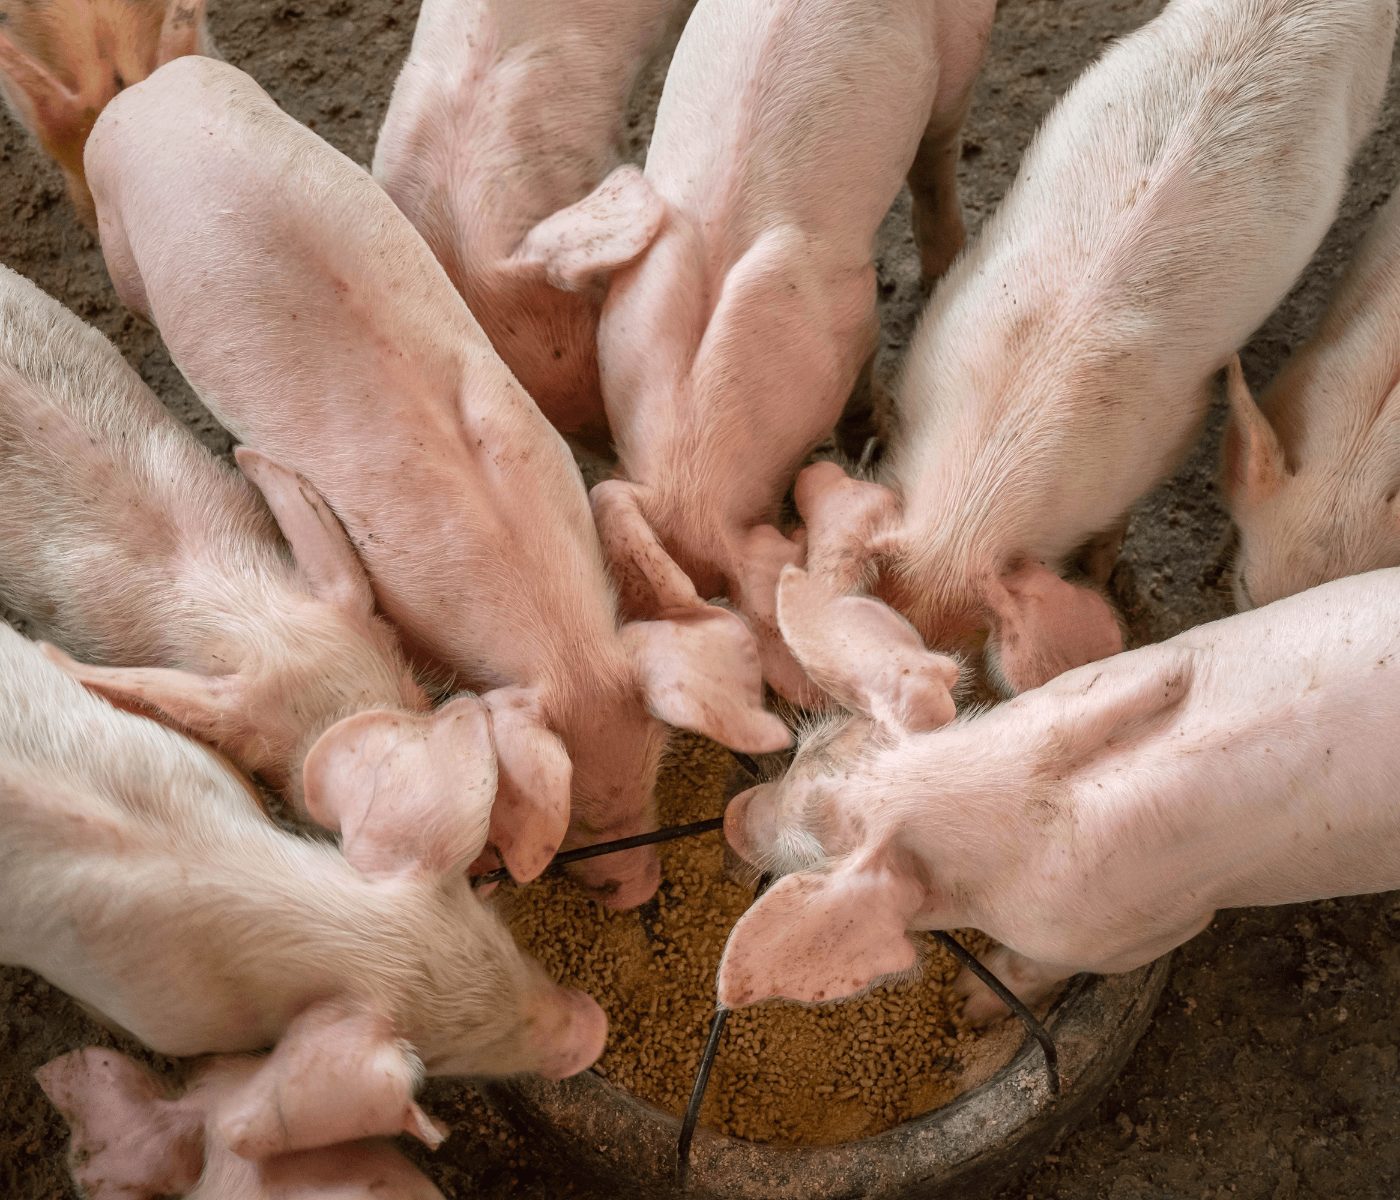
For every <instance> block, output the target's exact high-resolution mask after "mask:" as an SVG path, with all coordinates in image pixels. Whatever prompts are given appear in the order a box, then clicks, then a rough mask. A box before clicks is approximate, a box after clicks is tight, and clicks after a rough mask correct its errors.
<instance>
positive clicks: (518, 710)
mask: <svg viewBox="0 0 1400 1200" xmlns="http://www.w3.org/2000/svg"><path fill="white" fill-rule="evenodd" d="M483 700H484V702H485V704H486V707H487V709H488V710H489V712H490V714H491V729H492V734H493V736H494V740H495V745H496V762H497V771H498V772H499V776H500V783H499V786H498V788H497V791H496V803H495V807H494V808H493V809H492V810H491V835H490V836H491V842H492V844H493V845H494V846H495V847H496V850H497V852H498V853H499V854H500V856H501V859H502V860H503V861H504V862H505V865H506V868H507V869H508V870H509V871H510V873H511V877H512V878H513V879H515V880H516V881H517V882H520V883H524V882H526V881H527V880H530V879H534V878H535V876H537V875H538V874H539V873H540V872H541V871H543V870H544V869H545V867H547V866H549V861H550V859H552V858H553V857H554V852H555V851H556V850H558V849H559V844H560V843H561V842H562V841H563V840H564V835H565V834H566V833H567V832H568V829H569V810H570V796H569V792H570V788H571V786H572V784H573V764H572V763H571V762H570V761H569V754H568V751H567V750H565V749H564V743H563V742H562V741H560V739H559V735H558V734H557V733H555V732H554V731H553V730H552V729H550V728H549V726H548V725H547V724H546V722H545V717H544V713H543V710H542V709H541V706H540V701H539V697H538V696H537V695H536V694H535V692H534V691H532V690H530V689H527V688H497V689H496V690H495V691H492V692H488V693H487V694H486V695H485V696H484V697H483Z"/></svg>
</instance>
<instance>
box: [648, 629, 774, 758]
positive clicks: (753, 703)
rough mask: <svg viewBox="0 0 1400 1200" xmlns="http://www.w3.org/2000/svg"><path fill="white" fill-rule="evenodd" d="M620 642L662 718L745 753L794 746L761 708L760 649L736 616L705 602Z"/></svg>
mask: <svg viewBox="0 0 1400 1200" xmlns="http://www.w3.org/2000/svg"><path fill="white" fill-rule="evenodd" d="M622 639H623V642H624V644H625V645H626V647H627V652H628V654H629V656H630V657H631V659H632V664H633V667H634V668H635V670H636V672H637V677H638V679H639V680H640V682H641V688H642V697H643V701H644V702H645V704H646V708H647V711H648V712H649V713H651V715H652V716H654V717H656V718H657V719H658V720H661V721H665V722H666V723H667V724H668V725H674V726H675V727H676V728H678V729H689V730H691V731H692V732H693V733H699V734H702V735H704V736H705V737H707V738H713V739H714V740H715V741H717V742H719V743H720V744H721V745H723V746H728V747H730V749H732V750H742V751H744V752H745V753H747V754H771V753H774V752H776V751H778V750H785V749H786V748H787V747H788V746H790V745H792V734H791V732H789V730H788V727H787V726H786V725H784V724H783V723H782V721H780V720H779V719H778V718H777V717H775V716H774V715H773V714H772V713H770V712H767V711H765V709H764V707H763V678H762V675H761V673H760V671H759V666H758V650H757V649H756V648H755V646H754V642H753V636H752V634H750V633H749V630H748V626H746V625H745V624H744V622H743V621H742V620H740V619H739V618H738V617H737V616H735V615H734V614H733V613H732V612H729V611H728V610H727V609H723V608H716V607H715V606H714V605H711V604H705V605H701V606H700V607H699V608H696V609H691V610H690V611H689V612H685V613H681V614H679V615H677V616H674V617H668V618H666V619H665V620H662V621H633V622H631V623H630V624H627V625H624V626H623V628H622Z"/></svg>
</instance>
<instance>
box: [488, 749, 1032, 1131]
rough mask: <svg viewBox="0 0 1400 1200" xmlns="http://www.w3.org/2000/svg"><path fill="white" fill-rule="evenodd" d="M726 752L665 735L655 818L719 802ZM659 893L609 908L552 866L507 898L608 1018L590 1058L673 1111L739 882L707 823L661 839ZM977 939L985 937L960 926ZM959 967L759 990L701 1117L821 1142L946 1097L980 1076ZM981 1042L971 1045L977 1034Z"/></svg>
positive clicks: (523, 932) (694, 816)
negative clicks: (854, 983)
mask: <svg viewBox="0 0 1400 1200" xmlns="http://www.w3.org/2000/svg"><path fill="white" fill-rule="evenodd" d="M732 768H733V760H732V759H731V758H730V756H729V755H728V754H727V753H726V752H725V751H724V750H722V749H720V748H718V747H716V746H714V745H712V744H711V743H708V742H704V741H702V740H701V739H699V738H694V737H684V738H679V739H677V742H676V745H675V750H674V753H673V755H672V757H671V758H670V760H669V761H668V764H667V766H666V768H665V770H664V771H663V772H662V778H661V783H660V787H659V789H658V796H659V801H660V813H661V821H662V823H663V824H667V825H671V824H678V823H681V822H685V821H692V820H699V819H701V818H703V817H711V816H717V815H718V814H719V813H720V812H721V811H722V809H723V803H724V796H725V785H726V782H727V781H728V780H729V777H730V774H731V770H732ZM661 855H662V876H663V882H662V885H661V891H660V894H659V896H658V898H657V900H656V901H654V902H653V903H652V904H650V905H646V906H644V907H643V908H642V909H640V910H638V911H635V912H626V913H612V912H609V911H608V910H606V909H605V908H603V906H602V905H600V904H598V903H596V902H595V901H593V900H592V899H590V898H589V897H588V896H587V895H585V894H584V893H583V892H582V891H581V890H580V889H578V888H577V887H576V886H574V885H573V884H572V883H571V882H570V881H569V880H567V879H565V878H560V877H557V876H551V877H547V878H545V879H542V880H539V881H537V882H536V883H532V884H531V885H530V886H529V887H528V888H525V889H522V890H521V891H520V892H519V893H517V894H515V895H511V896H507V897H506V898H505V903H506V905H507V911H508V913H509V917H510V922H511V926H512V928H513V929H514V930H515V932H516V934H517V935H518V936H519V937H520V938H521V940H522V941H523V942H524V944H525V945H527V946H529V947H530V948H531V949H532V950H533V951H534V952H535V953H536V954H537V955H538V956H539V958H540V959H541V960H542V961H543V963H544V965H545V967H546V969H547V970H549V971H550V973H551V974H552V975H554V977H555V978H557V979H559V980H560V981H562V982H566V983H571V984H575V985H577V986H579V987H582V988H585V989H586V990H587V991H589V992H590V993H591V994H592V995H593V996H594V997H595V998H596V999H597V1000H598V1002H599V1003H600V1004H601V1005H602V1006H603V1008H604V1010H605V1011H606V1012H607V1014H608V1019H609V1022H610V1030H609V1038H608V1047H607V1050H606V1052H605V1053H604V1055H603V1057H602V1059H601V1060H600V1061H599V1063H598V1070H599V1071H600V1072H601V1073H602V1074H603V1075H604V1076H605V1077H606V1078H607V1079H609V1080H610V1081H611V1082H613V1083H615V1084H616V1085H617V1086H619V1087H622V1088H625V1089H626V1090H627V1091H629V1092H631V1093H633V1094H634V1095H636V1096H638V1097H640V1098H642V1099H644V1100H647V1101H650V1102H651V1103H652V1104H655V1105H657V1106H658V1107H660V1108H662V1109H664V1110H665V1111H667V1112H669V1113H672V1114H675V1115H677V1116H679V1115H680V1114H681V1113H682V1112H683V1111H684V1109H685V1105H686V1102H687V1100H688V1099H689V1096H690V1089H691V1085H692V1083H693V1081H694V1078H695V1069H696V1066H697V1064H698V1062H699V1059H700V1053H701V1050H702V1049H703V1046H704V1041H705V1035H706V1031H707V1030H708V1028H709V1021H710V1017H711V1015H712V1014H713V1012H714V1004H715V1000H714V979H715V971H716V968H717V967H718V965H719V958H720V952H721V951H722V950H723V948H724V943H725V939H726V938H727V937H728V936H729V931H730V929H731V928H732V927H733V925H734V922H735V921H736V920H738V918H739V916H740V915H741V914H742V913H743V911H744V909H745V908H747V907H748V905H749V904H750V902H751V900H752V898H753V891H752V888H751V886H749V885H747V884H744V883H741V882H738V881H737V880H735V879H733V878H730V877H729V875H727V874H726V871H725V850H724V842H723V838H722V837H721V835H720V834H718V833H713V834H707V835H704V836H702V837H697V838H691V839H687V840H684V841H679V842H672V843H669V844H667V845H663V846H662V847H661ZM961 936H963V937H964V939H965V940H964V944H967V945H969V947H970V948H971V949H973V950H974V951H976V950H980V949H981V948H982V947H983V946H984V945H985V942H984V941H982V940H979V939H978V938H977V937H976V936H975V935H971V936H969V935H961ZM956 974H957V967H956V964H955V963H954V961H953V960H952V958H951V957H950V956H949V955H948V954H947V953H946V952H945V951H944V950H942V948H941V947H930V948H929V949H928V951H927V953H926V958H925V965H924V968H923V971H922V972H921V974H920V976H919V977H918V978H916V979H911V980H907V981H903V982H899V983H896V984H892V985H887V986H884V987H881V988H877V989H875V990H873V991H871V992H869V993H868V994H866V995H864V996H861V997H860V998H859V999H856V1000H852V1001H847V1002H845V1003H841V1004H831V1005H823V1006H820V1007H804V1006H799V1005H792V1004H779V1003H770V1004H766V1005H761V1006H758V1007H756V1008H750V1009H744V1010H741V1011H739V1012H736V1013H734V1014H733V1015H732V1016H731V1018H730V1020H729V1024H728V1027H727V1029H726V1030H725V1034H724V1038H723V1041H722V1042H721V1043H720V1048H719V1053H718V1056H717V1057H716V1059H715V1066H714V1073H713V1075H712V1076H711V1078H710V1086H709V1092H708V1094H707V1096H706V1100H705V1107H704V1109H703V1110H702V1112H701V1124H702V1125H705V1126H707V1127H710V1128H713V1129H717V1130H719V1131H721V1132H723V1133H728V1134H732V1135H735V1136H738V1137H742V1138H747V1139H749V1140H751V1141H756V1142H778V1143H788V1144H802V1145H827V1144H831V1143H835V1142H844V1141H850V1140H852V1139H855V1138H861V1137H868V1136H870V1135H872V1134H875V1133H879V1132H881V1131H883V1130H885V1129H889V1128H891V1127H892V1126H894V1125H897V1124H899V1123H900V1122H902V1121H904V1120H907V1119H908V1118H909V1117H912V1116H915V1115H917V1114H920V1113H924V1112H927V1111H929V1110H930V1109H932V1108H935V1107H937V1106H939V1105H942V1104H946V1103H947V1102H948V1101H949V1100H951V1099H952V1098H953V1097H954V1096H956V1095H957V1094H958V1093H959V1092H960V1091H962V1090H963V1089H964V1088H965V1087H967V1086H970V1084H971V1083H973V1082H975V1081H976V1080H977V1079H980V1078H982V1077H985V1075H986V1074H987V1069H986V1068H987V1066H988V1064H987V1063H986V1062H985V1061H982V1060H983V1059H985V1058H986V1055H985V1054H982V1055H979V1053H978V1051H979V1049H983V1048H985V1049H986V1050H987V1051H990V1050H991V1045H990V1043H992V1042H995V1043H996V1044H997V1046H996V1052H997V1053H998V1055H999V1056H1002V1057H1004V1056H1005V1054H1004V1053H1003V1052H1005V1053H1009V1051H1010V1048H1011V1046H1010V1044H1008V1039H1007V1038H1006V1037H1005V1036H996V1037H992V1038H983V1037H981V1036H980V1035H978V1034H977V1033H976V1032H974V1031H973V1030H972V1029H971V1028H970V1027H969V1026H968V1025H967V1024H966V1023H965V1022H964V1021H963V1020H962V1017H961V1014H960V1005H959V1003H958V1002H957V1001H956V1000H955V998H954V997H953V995H952V992H951V988H950V985H951V982H952V980H953V978H954V976H955V975H956ZM984 1042H985V1043H988V1045H987V1046H986V1047H982V1045H981V1044H982V1043H984Z"/></svg>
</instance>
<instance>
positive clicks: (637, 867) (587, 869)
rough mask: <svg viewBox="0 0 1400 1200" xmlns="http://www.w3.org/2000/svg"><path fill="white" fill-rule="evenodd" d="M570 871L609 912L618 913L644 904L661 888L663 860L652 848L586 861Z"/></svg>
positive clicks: (647, 847)
mask: <svg viewBox="0 0 1400 1200" xmlns="http://www.w3.org/2000/svg"><path fill="white" fill-rule="evenodd" d="M569 871H570V873H571V874H572V875H573V876H574V878H575V879H577V880H578V882H579V883H580V884H581V885H582V886H583V887H585V888H587V889H588V890H589V891H590V892H592V893H594V894H595V895H596V896H597V897H598V899H599V900H601V901H602V902H603V903H604V904H605V905H607V907H608V908H614V909H619V910H621V909H628V908H636V907H637V905H639V904H644V903H645V902H646V901H648V900H650V899H651V898H652V896H654V895H655V894H656V889H657V888H658V887H659V886H660V885H661V859H660V858H659V857H658V856H657V853H656V848H655V847H653V846H640V847H638V848H637V849H636V850H624V851H622V852H621V853H618V854H605V855H602V856H600V857H598V858H588V859H584V861H583V862H580V863H575V864H573V866H571V867H570V868H569Z"/></svg>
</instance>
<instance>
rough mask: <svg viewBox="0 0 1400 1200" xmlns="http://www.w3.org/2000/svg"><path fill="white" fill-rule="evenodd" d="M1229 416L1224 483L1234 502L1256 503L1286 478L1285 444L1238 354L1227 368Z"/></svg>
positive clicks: (1228, 498)
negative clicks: (1252, 389)
mask: <svg viewBox="0 0 1400 1200" xmlns="http://www.w3.org/2000/svg"><path fill="white" fill-rule="evenodd" d="M1225 394H1226V396H1227V397H1228V399H1229V401H1230V416H1229V419H1228V420H1227V422H1226V425H1225V454H1224V464H1223V466H1224V472H1223V475H1224V486H1225V498H1226V499H1227V500H1228V501H1229V502H1230V503H1231V504H1257V503H1259V501H1261V500H1265V499H1267V498H1268V497H1269V496H1270V495H1272V494H1273V493H1274V492H1275V491H1276V490H1277V489H1278V486H1279V484H1280V483H1282V482H1283V477H1284V475H1285V473H1286V471H1287V468H1286V466H1285V463H1284V457H1283V447H1281V446H1280V445H1279V441H1278V436H1277V434H1275V433H1274V429H1273V426H1272V425H1270V424H1269V419H1268V417H1266V416H1265V415H1264V414H1263V413H1262V412H1261V411H1260V410H1259V406H1258V405H1257V404H1255V403H1254V397H1253V396H1252V395H1250V391H1249V384H1248V383H1247V382H1245V377H1244V368H1243V367H1242V366H1241V365H1240V356H1239V355H1238V354H1237V355H1235V356H1234V358H1232V359H1231V360H1230V365H1229V366H1228V367H1226V369H1225Z"/></svg>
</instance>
